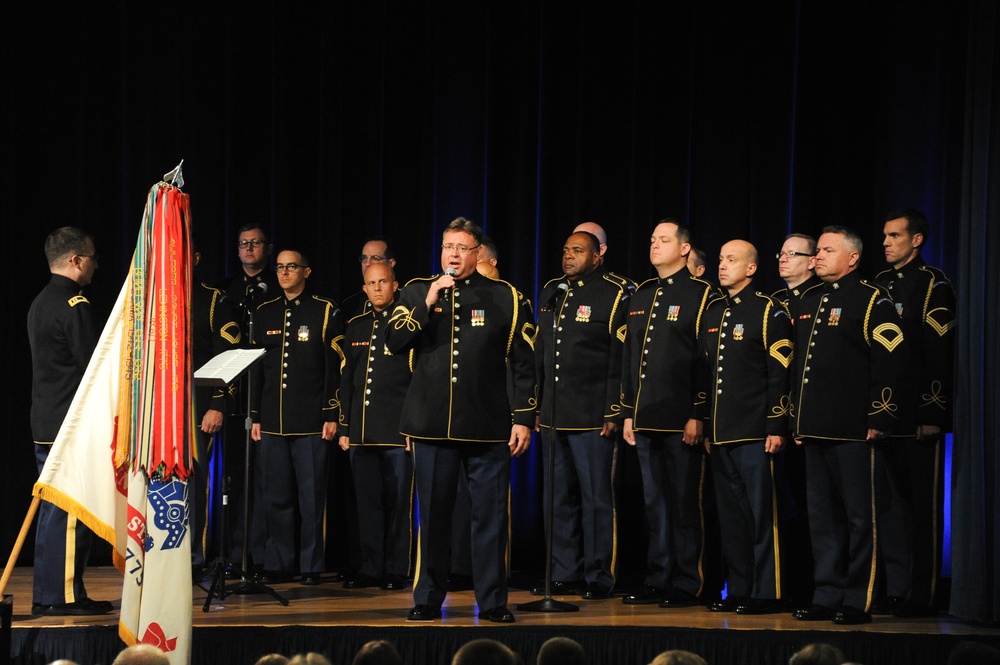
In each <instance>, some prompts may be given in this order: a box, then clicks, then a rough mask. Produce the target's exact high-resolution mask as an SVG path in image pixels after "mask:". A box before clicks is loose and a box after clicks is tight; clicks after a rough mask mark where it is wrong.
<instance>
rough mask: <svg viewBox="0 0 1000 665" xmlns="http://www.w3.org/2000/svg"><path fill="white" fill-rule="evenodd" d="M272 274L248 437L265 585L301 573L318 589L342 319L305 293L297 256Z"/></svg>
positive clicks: (260, 327) (259, 335)
mask: <svg viewBox="0 0 1000 665" xmlns="http://www.w3.org/2000/svg"><path fill="white" fill-rule="evenodd" d="M275 270H276V272H277V275H278V282H279V284H280V286H281V289H280V290H279V291H278V292H277V293H276V294H275V295H274V296H273V297H272V298H271V299H270V300H267V301H265V302H264V303H262V304H261V305H260V306H259V307H258V308H257V321H256V326H255V329H254V339H253V341H254V343H255V344H256V345H258V346H264V347H270V348H271V349H272V351H271V353H269V354H268V355H267V356H266V357H265V358H264V360H263V361H262V362H261V363H258V365H257V366H255V368H254V371H253V374H254V380H253V381H252V384H251V385H252V390H253V394H252V395H251V405H252V406H251V412H250V416H251V419H252V420H253V427H252V430H251V438H252V439H253V440H254V441H257V442H259V443H258V446H257V448H258V454H259V459H260V460H261V464H260V465H259V467H258V468H261V469H263V470H264V471H265V472H264V473H262V474H259V475H260V480H261V481H262V482H261V484H260V486H261V489H262V494H260V495H258V496H256V497H255V503H257V506H258V507H259V508H262V509H263V514H264V520H265V523H266V526H267V546H266V548H265V553H264V558H263V564H264V571H265V572H264V578H263V581H264V582H265V583H268V584H274V583H281V582H287V581H290V580H291V578H292V575H293V574H294V572H295V571H296V569H298V570H299V571H300V572H301V573H302V584H319V583H320V574H321V573H323V572H324V570H325V552H324V541H323V533H324V528H323V527H324V510H325V507H326V490H327V476H328V474H327V467H328V463H329V459H330V451H331V449H332V447H333V446H334V445H335V444H334V443H333V441H334V438H335V435H336V433H337V420H338V418H339V416H340V406H339V403H338V401H337V391H338V389H339V387H340V367H341V364H342V363H343V361H344V352H343V350H342V348H341V343H342V341H343V339H344V320H343V316H342V313H341V311H340V307H338V305H337V303H336V302H334V301H333V300H330V299H329V298H323V297H321V296H318V295H315V294H314V293H311V292H310V290H309V289H308V288H307V286H306V280H307V279H308V278H309V276H310V275H311V274H312V268H310V267H309V262H308V260H307V259H306V257H305V256H304V255H303V254H302V253H301V252H298V251H292V250H285V251H282V252H280V253H279V254H278V262H277V265H276V266H275ZM296 513H297V514H298V515H299V518H300V521H301V527H300V528H299V529H298V532H299V533H300V535H299V547H298V548H296V546H295V534H296V528H295V527H296V525H295V516H296ZM296 550H298V552H299V557H298V562H297V564H296V560H295V553H296Z"/></svg>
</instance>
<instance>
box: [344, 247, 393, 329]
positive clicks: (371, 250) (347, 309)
mask: <svg viewBox="0 0 1000 665" xmlns="http://www.w3.org/2000/svg"><path fill="white" fill-rule="evenodd" d="M358 263H359V264H361V280H362V282H363V281H364V279H365V271H367V270H368V269H369V268H370V267H372V266H373V265H376V264H379V263H384V264H385V265H387V266H389V269H390V270H393V269H395V267H396V259H395V254H394V253H393V251H392V247H391V246H390V245H389V239H388V238H385V237H383V236H373V237H371V238H369V239H368V240H365V244H364V245H363V246H362V247H361V254H360V255H359V256H358ZM340 308H341V309H342V310H343V311H344V316H345V320H347V321H350V320H351V319H353V318H354V317H355V316H357V315H359V314H365V313H367V312H369V311H371V303H370V302H368V296H367V295H365V292H364V289H362V290H360V291H356V292H355V293H352V294H351V295H349V296H347V297H346V298H344V300H343V301H342V302H341V304H340Z"/></svg>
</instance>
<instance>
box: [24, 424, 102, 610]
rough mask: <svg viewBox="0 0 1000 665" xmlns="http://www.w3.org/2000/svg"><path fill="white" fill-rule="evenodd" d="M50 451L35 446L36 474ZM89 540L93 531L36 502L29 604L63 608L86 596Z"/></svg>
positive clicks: (44, 446)
mask: <svg viewBox="0 0 1000 665" xmlns="http://www.w3.org/2000/svg"><path fill="white" fill-rule="evenodd" d="M50 450H52V446H51V445H40V444H37V443H36V444H35V462H36V464H37V465H38V473H41V472H42V467H44V466H45V460H46V459H47V458H48V456H49V451H50ZM92 538H93V532H92V531H91V530H90V529H89V528H88V527H87V526H86V525H84V523H83V522H81V521H79V520H78V519H77V518H76V517H73V516H72V515H70V514H68V513H67V512H66V511H65V510H63V509H62V508H57V507H56V506H54V505H52V504H51V503H49V502H48V501H42V502H41V503H40V505H39V506H38V523H37V525H36V527H35V578H34V585H33V588H32V602H33V603H35V604H39V605H63V604H65V603H75V602H77V601H79V600H83V599H84V598H86V597H87V589H86V588H85V587H84V585H83V570H84V568H86V567H87V560H88V559H89V558H90V543H91V539H92Z"/></svg>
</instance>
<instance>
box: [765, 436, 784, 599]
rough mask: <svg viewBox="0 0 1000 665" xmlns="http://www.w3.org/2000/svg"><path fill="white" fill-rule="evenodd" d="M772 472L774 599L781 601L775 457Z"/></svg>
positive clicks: (772, 458)
mask: <svg viewBox="0 0 1000 665" xmlns="http://www.w3.org/2000/svg"><path fill="white" fill-rule="evenodd" d="M768 467H769V468H770V470H771V537H772V538H773V539H774V543H773V546H774V594H775V595H774V597H775V599H776V600H781V541H780V539H779V538H778V488H777V486H776V485H775V483H774V457H773V456H768Z"/></svg>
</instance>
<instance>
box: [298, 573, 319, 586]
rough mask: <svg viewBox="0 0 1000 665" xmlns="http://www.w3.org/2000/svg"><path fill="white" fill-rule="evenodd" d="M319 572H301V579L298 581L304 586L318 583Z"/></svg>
mask: <svg viewBox="0 0 1000 665" xmlns="http://www.w3.org/2000/svg"><path fill="white" fill-rule="evenodd" d="M320 574H321V573H302V579H301V580H300V581H301V583H302V584H305V585H306V586H316V585H317V584H319V583H320V579H319V576H320Z"/></svg>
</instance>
